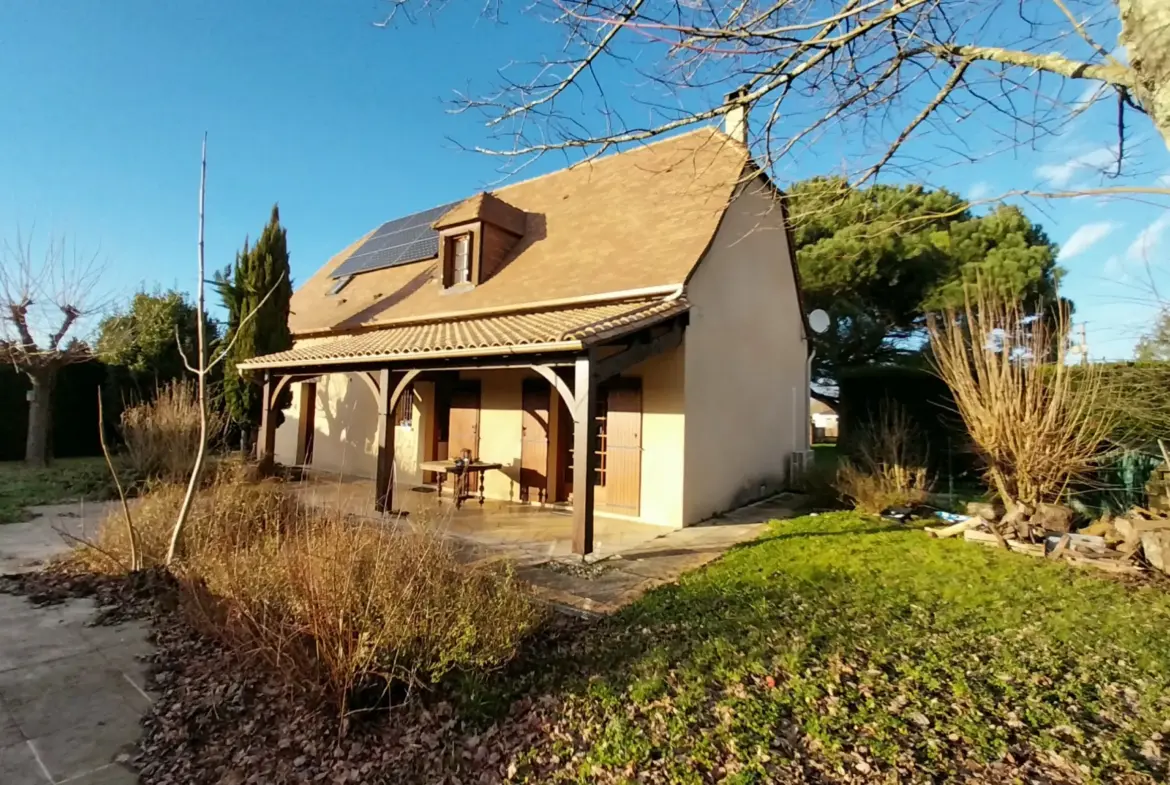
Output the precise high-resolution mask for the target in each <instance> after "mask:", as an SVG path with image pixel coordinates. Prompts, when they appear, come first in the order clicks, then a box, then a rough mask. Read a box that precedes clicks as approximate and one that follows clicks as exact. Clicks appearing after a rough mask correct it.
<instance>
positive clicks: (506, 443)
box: [459, 369, 535, 500]
mask: <svg viewBox="0 0 1170 785" xmlns="http://www.w3.org/2000/svg"><path fill="white" fill-rule="evenodd" d="M526 375H528V374H525V373H524V371H522V370H515V369H501V370H497V371H474V372H472V371H464V372H461V373H460V374H459V376H460V378H461V379H478V380H479V383H480V393H479V394H480V402H479V458H480V460H483V461H487V462H488V463H500V464H503V470H502V471H492V472H488V473H487V474H486V475H484V495H486V496H487V497H488V498H490V499H506V500H514V499H516V498H517V497H518V496H519V494H520V490H519V488H520V486H519V482H520V420H521V414H520V405H521V395H522V393H521V389H522V385H523V380H524V377H525V376H526ZM531 375H533V376H535V374H531Z"/></svg>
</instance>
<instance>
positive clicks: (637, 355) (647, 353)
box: [593, 320, 685, 382]
mask: <svg viewBox="0 0 1170 785" xmlns="http://www.w3.org/2000/svg"><path fill="white" fill-rule="evenodd" d="M684 327H685V325H684V324H683V322H682V321H681V320H676V321H675V322H673V323H671V326H670V328H669V329H667V330H665V331H663V332H660V333H659V334H657V335H651V336H648V339H647V340H645V341H641V342H639V343H634V344H631V345H630V346H628V347H627V348H626V349H625V350H624V351H621V352H618V353H617V354H614V355H610V356H609V357H606V358H605V359H603V360H599V361H597V362H596V363H594V369H593V374H594V378H595V379H596V380H597V381H599V382H603V381H605V380H606V379H608V378H610V377H611V376H617V375H618V374H619V373H622V372H623V371H627V370H629V369H630V368H633V367H634V366H635V365H637V364H639V363H642V362H645V361H646V360H649V359H650V358H651V357H654V356H656V355H659V354H663V353H664V352H668V351H670V350H671V349H673V348H675V347H676V346H679V345H681V344H682V339H683V330H684Z"/></svg>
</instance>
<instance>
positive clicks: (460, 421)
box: [447, 381, 479, 458]
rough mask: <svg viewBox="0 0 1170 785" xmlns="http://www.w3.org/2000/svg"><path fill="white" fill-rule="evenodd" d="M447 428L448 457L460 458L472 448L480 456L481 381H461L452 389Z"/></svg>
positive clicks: (472, 451)
mask: <svg viewBox="0 0 1170 785" xmlns="http://www.w3.org/2000/svg"><path fill="white" fill-rule="evenodd" d="M448 423H449V425H448V428H447V457H448V458H458V457H459V456H460V455H462V454H463V450H465V449H466V450H470V451H471V457H472V458H478V457H479V382H478V381H461V382H459V383H458V384H456V385H455V387H454V388H453V389H452V390H451V413H450V415H449V420H448Z"/></svg>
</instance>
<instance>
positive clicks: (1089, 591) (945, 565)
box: [460, 513, 1170, 783]
mask: <svg viewBox="0 0 1170 785" xmlns="http://www.w3.org/2000/svg"><path fill="white" fill-rule="evenodd" d="M460 693H461V694H462V695H463V696H464V700H465V701H466V700H469V699H468V698H467V696H472V697H473V698H474V700H472V701H471V703H470V705H465V706H464V708H465V709H466V708H473V709H477V710H479V711H483V712H488V713H489V714H491V713H493V712H494V711H495V710H497V709H498V707H500V706H507V705H511V704H512V701H513V700H514V699H516V698H520V697H530V698H532V697H536V696H548V697H546V698H545V699H544V700H551V701H552V704H551V705H552V708H550V709H549V710H548V711H547V715H548V716H549V717H550V718H551V719H548V720H547V723H548V724H546V726H545V727H544V728H543V729H542V731H541V732H540V733H539V734H530V735H527V736H525V737H524V739H525V740H523V741H522V742H520V748H521V750H522V752H521V758H522V760H524V761H526V764H525V765H524V766H521V767H520V769H519V771H520V774H521V775H522V776H526V777H527V778H528V779H529V781H533V782H535V781H579V782H634V781H654V782H678V783H692V782H693V783H699V782H710V781H724V782H734V783H755V782H774V781H780V782H797V781H801V782H807V781H828V782H837V781H849V782H854V781H857V782H871V781H874V782H881V781H938V780H949V779H957V780H963V781H981V782H1011V781H1014V780H1016V779H1017V778H1018V777H1024V776H1028V777H1036V778H1038V779H1041V780H1043V781H1047V782H1077V781H1098V782H1151V781H1165V780H1166V779H1167V777H1168V776H1170V772H1168V768H1167V761H1168V760H1170V741H1168V737H1170V595H1168V594H1167V593H1166V592H1165V591H1164V590H1163V589H1160V588H1154V587H1145V588H1133V587H1129V586H1125V585H1122V584H1120V583H1117V582H1114V581H1111V580H1107V579H1104V578H1101V577H1097V574H1095V573H1094V574H1085V573H1082V572H1077V571H1075V570H1074V569H1073V568H1070V567H1066V566H1064V565H1061V564H1053V563H1048V562H1044V561H1041V560H1038V559H1035V558H1033V557H1029V556H1023V555H1016V554H1011V553H1004V552H1000V551H997V550H992V549H988V548H984V547H981V546H977V545H974V544H971V543H966V542H963V541H953V540H948V541H939V540H931V539H929V538H927V537H926V536H925V535H924V534H923V533H922V532H921V531H918V530H915V529H910V528H905V527H900V526H896V525H889V524H886V523H884V522H881V521H878V520H876V519H867V518H864V517H862V516H859V515H856V514H853V513H831V514H825V515H820V516H816V517H806V518H800V519H797V520H794V521H789V522H781V523H776V524H774V525H773V527H772V528H771V530H770V532H769V533H768V534H767V535H766V536H765V537H763V538H762V539H761V540H760V541H758V542H756V543H752V544H749V545H747V546H744V547H741V548H739V549H737V550H735V551H733V552H732V553H730V554H728V555H727V556H726V557H725V558H723V559H722V560H720V561H719V562H716V563H715V564H713V565H711V566H710V567H708V568H706V569H704V570H701V571H699V572H697V573H692V574H690V575H688V576H685V577H684V578H683V579H682V580H681V582H680V583H679V584H678V585H675V586H668V587H664V588H662V589H660V590H657V591H655V592H652V593H651V594H649V595H648V596H646V597H645V598H643V599H642V600H641V601H640V602H638V603H636V604H634V605H632V606H630V607H628V608H627V609H625V610H624V611H623V612H621V613H619V614H617V615H616V616H614V617H611V618H609V619H606V620H604V621H603V622H601V623H600V625H599V626H594V627H592V628H591V629H588V630H585V631H582V632H578V633H574V634H572V635H565V636H561V638H559V639H558V640H557V641H556V642H554V643H553V644H550V645H548V646H547V647H546V648H545V649H543V650H542V651H540V652H538V653H531V654H529V655H527V656H526V657H525V658H523V661H522V662H520V663H517V665H516V666H515V667H514V668H511V669H509V671H508V672H507V673H506V674H503V675H502V676H500V677H496V678H494V679H492V680H491V681H489V682H486V683H485V682H468V683H466V684H463V685H461V690H460ZM538 704H539V701H538ZM1028 767H1032V769H1031V770H1030V771H1031V773H1028V774H1026V775H1025V774H1022V773H1021V772H1028V771H1029V769H1028ZM650 773H653V774H654V776H652V777H651V776H649V774H650ZM1041 775H1043V776H1041ZM1045 777H1047V779H1045Z"/></svg>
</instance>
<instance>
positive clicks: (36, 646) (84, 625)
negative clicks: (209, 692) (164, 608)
mask: <svg viewBox="0 0 1170 785" xmlns="http://www.w3.org/2000/svg"><path fill="white" fill-rule="evenodd" d="M106 508H108V505H92V504H91V505H54V506H53V507H46V508H34V511H39V512H43V513H44V514H43V515H42V516H41V517H38V518H35V519H34V520H32V521H27V522H25V523H18V524H5V525H2V526H0V573H2V572H12V571H17V570H27V569H30V568H33V567H35V566H36V565H37V564H39V563H42V562H44V561H45V560H47V559H51V558H53V557H54V556H56V555H58V554H61V553H63V552H66V551H67V550H68V549H69V547H70V545H69V544H68V541H67V540H66V539H63V538H62V537H61V536H60V535H59V534H57V532H56V531H55V529H57V528H62V529H65V530H66V531H69V532H70V533H72V534H74V536H83V535H86V534H92V532H93V530H95V529H96V525H97V523H98V522H100V520H101V518H102V517H103V516H104V515H105V513H106ZM70 513H73V514H70ZM95 613H96V609H95V606H94V603H93V602H92V601H89V600H72V601H70V602H67V603H63V604H61V605H55V606H49V607H44V608H38V607H36V606H34V605H32V604H31V603H29V602H28V600H27V599H26V598H24V597H17V596H13V595H7V594H0V785H46V784H48V785H129V784H130V783H134V782H137V777H136V776H135V775H134V773H133V772H131V771H130V770H129V769H127V768H125V767H124V766H122V765H121V764H120V763H118V762H117V761H116V759H117V758H118V757H119V755H121V754H122V753H128V752H130V751H131V750H132V749H133V746H134V744H135V743H136V742H137V740H138V737H139V735H140V733H141V725H140V722H141V716H142V714H143V712H144V711H146V709H147V708H149V706H150V701H151V698H150V696H149V695H148V693H147V692H146V690H145V679H146V667H147V666H146V664H145V663H143V662H142V661H141V660H140V659H139V657H141V656H143V655H146V654H149V653H150V652H151V651H152V647H151V645H150V644H149V643H148V642H147V640H146V636H147V632H148V627H147V625H146V624H144V623H142V622H129V623H125V624H120V625H117V626H111V627H90V626H89V624H90V622H91V621H92V620H93V618H94V615H95Z"/></svg>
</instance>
